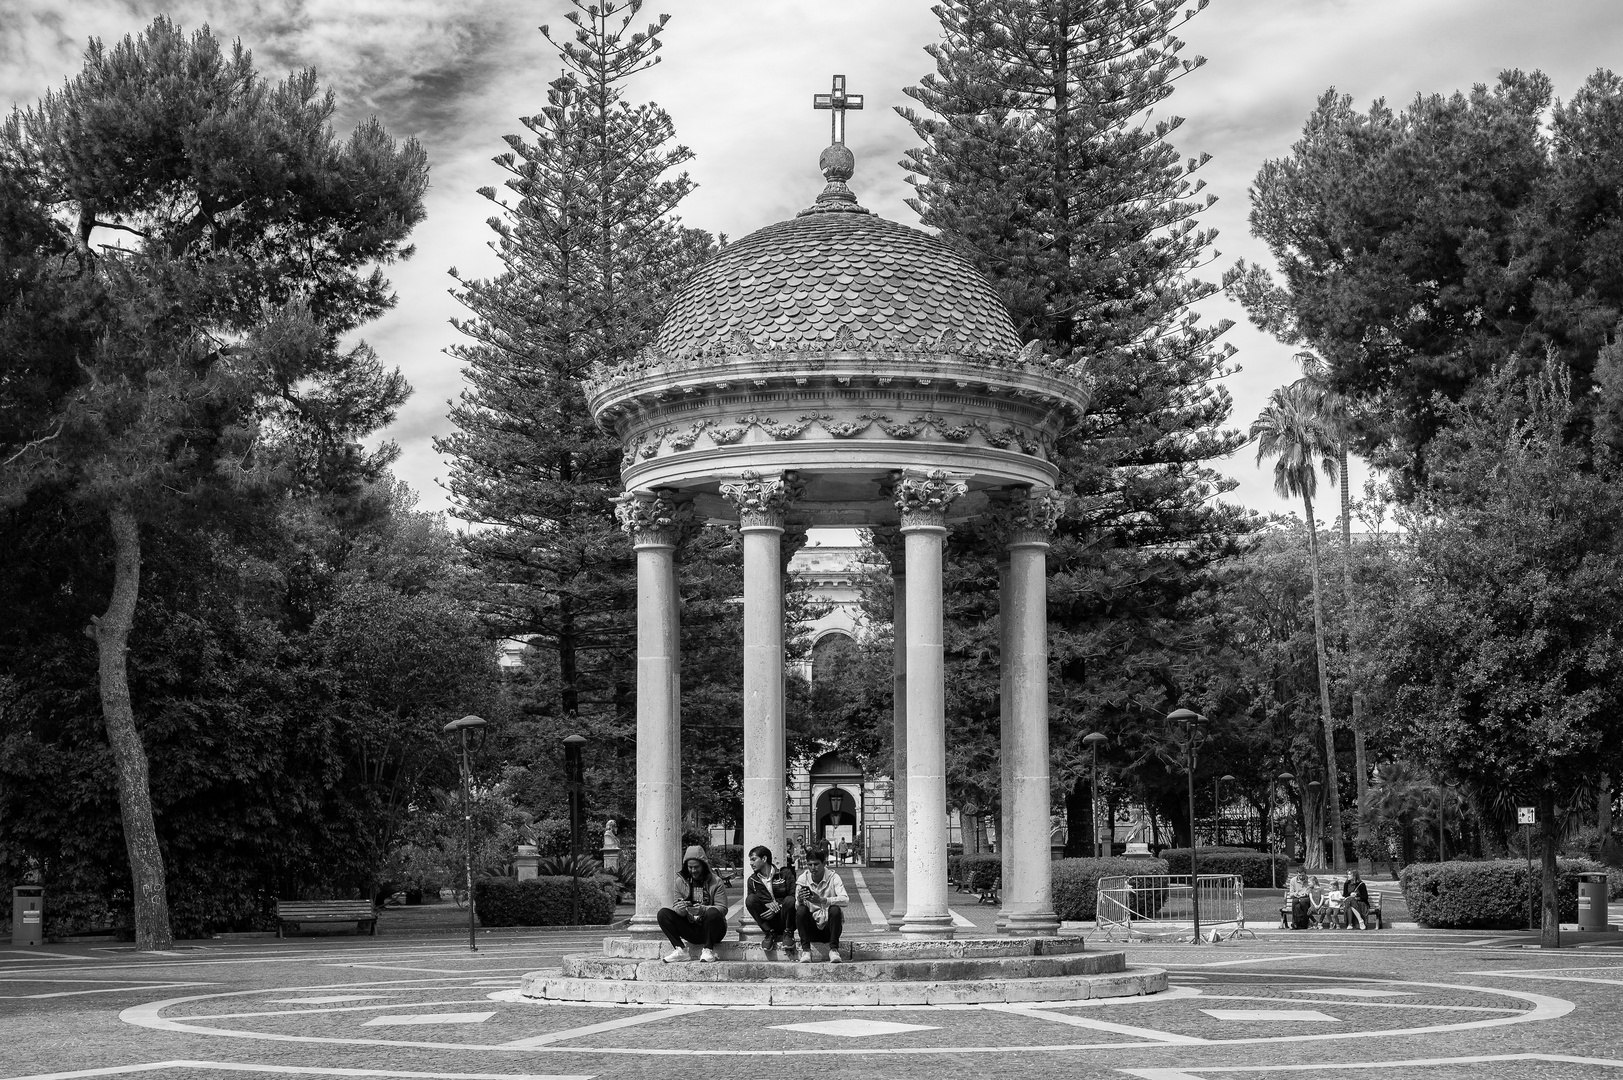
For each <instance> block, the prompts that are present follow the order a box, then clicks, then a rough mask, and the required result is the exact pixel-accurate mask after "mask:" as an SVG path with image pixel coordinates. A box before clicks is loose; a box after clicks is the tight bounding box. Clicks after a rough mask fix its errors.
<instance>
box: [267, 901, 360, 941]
mask: <svg viewBox="0 0 1623 1080" xmlns="http://www.w3.org/2000/svg"><path fill="white" fill-rule="evenodd" d="M349 922H352V923H354V924H355V932H356V933H357V934H358V933H360V932H361V927H362V925H363V924H364V925H365V927H366V929H367V931H368V932H369V933H370V934H371V935H372V936H373V937H376V936H377V934H378V909H377V908H375V907H373V906H372V901H370V900H278V901H276V936H277V937H282V936H283V933H282V932H283V931H284V930H287V929H288V928H290V927H291V928H292V929H294V930H297V929H298V928H299V927H301V926H304V925H306V924H308V923H349Z"/></svg>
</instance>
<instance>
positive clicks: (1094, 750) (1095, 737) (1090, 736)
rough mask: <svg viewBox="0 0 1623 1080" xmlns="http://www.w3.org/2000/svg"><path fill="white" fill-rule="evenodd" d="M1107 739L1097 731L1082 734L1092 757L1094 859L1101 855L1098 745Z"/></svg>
mask: <svg viewBox="0 0 1623 1080" xmlns="http://www.w3.org/2000/svg"><path fill="white" fill-rule="evenodd" d="M1109 741H1110V740H1109V739H1107V738H1105V737H1104V736H1103V735H1101V734H1099V733H1098V732H1097V731H1090V732H1088V733H1087V734H1086V735H1084V736H1082V745H1083V746H1086V747H1087V748H1088V753H1089V755H1090V756H1091V757H1092V758H1093V787H1092V792H1093V813H1092V815H1091V817H1092V818H1093V857H1094V858H1095V859H1098V858H1102V857H1103V856H1102V855H1101V854H1100V853H1099V846H1100V845H1099V747H1101V746H1103V745H1105V743H1107V742H1109ZM1111 839H1112V840H1114V839H1115V837H1114V836H1112V837H1111Z"/></svg>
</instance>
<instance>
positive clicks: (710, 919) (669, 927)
mask: <svg viewBox="0 0 1623 1080" xmlns="http://www.w3.org/2000/svg"><path fill="white" fill-rule="evenodd" d="M658 918H659V928H660V929H661V930H663V931H665V936H666V937H667V938H668V939H670V943H671V945H672V946H673V947H674V948H678V949H680V948H681V947H682V945H683V944H684V943H686V942H689V941H691V942H692V943H693V944H695V945H702V946H703V947H705V948H706V949H713V948H715V947H716V945H717V944H718V943H719V942H720V941H721V939H722V938H724V937H726V936H727V913H726V912H724V911H717V910H716V909H715V908H705V909H704V911H703V913H702V914H700V916H699V918H697V919H690V918H688V917H687V916H686V915H684V914H682V913H681V912H680V911H677V910H676V909H675V908H668V907H667V908H660V909H659V916H658Z"/></svg>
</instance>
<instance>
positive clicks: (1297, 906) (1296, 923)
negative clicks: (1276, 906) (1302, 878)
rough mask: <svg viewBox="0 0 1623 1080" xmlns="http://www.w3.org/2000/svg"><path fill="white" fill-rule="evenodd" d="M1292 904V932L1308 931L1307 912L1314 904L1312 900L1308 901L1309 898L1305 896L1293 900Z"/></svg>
mask: <svg viewBox="0 0 1623 1080" xmlns="http://www.w3.org/2000/svg"><path fill="white" fill-rule="evenodd" d="M1290 904H1291V929H1292V930H1306V929H1307V912H1308V908H1310V907H1311V906H1312V902H1311V901H1310V900H1308V898H1307V897H1305V896H1296V897H1292V898H1291V902H1290Z"/></svg>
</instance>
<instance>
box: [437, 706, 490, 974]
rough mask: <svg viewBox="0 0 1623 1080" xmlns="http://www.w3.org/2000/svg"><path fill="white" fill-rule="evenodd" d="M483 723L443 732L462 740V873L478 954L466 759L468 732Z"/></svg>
mask: <svg viewBox="0 0 1623 1080" xmlns="http://www.w3.org/2000/svg"><path fill="white" fill-rule="evenodd" d="M484 727H485V722H484V721H483V720H481V719H480V718H479V717H477V716H472V715H469V716H464V717H463V718H462V719H460V720H452V721H451V722H450V723H449V724H446V725H445V728H444V730H446V731H454V732H456V733H457V734H458V735H459V736H460V737H461V739H462V872H463V875H464V880H465V883H466V885H467V888H468V949H469V950H470V951H472V952H478V951H479V946H478V945H477V944H475V942H474V938H473V810H472V807H471V801H472V800H471V796H470V794H469V789H470V787H471V786H472V783H473V764H472V762H471V761H470V760H469V758H468V732H470V731H483V730H484Z"/></svg>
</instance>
